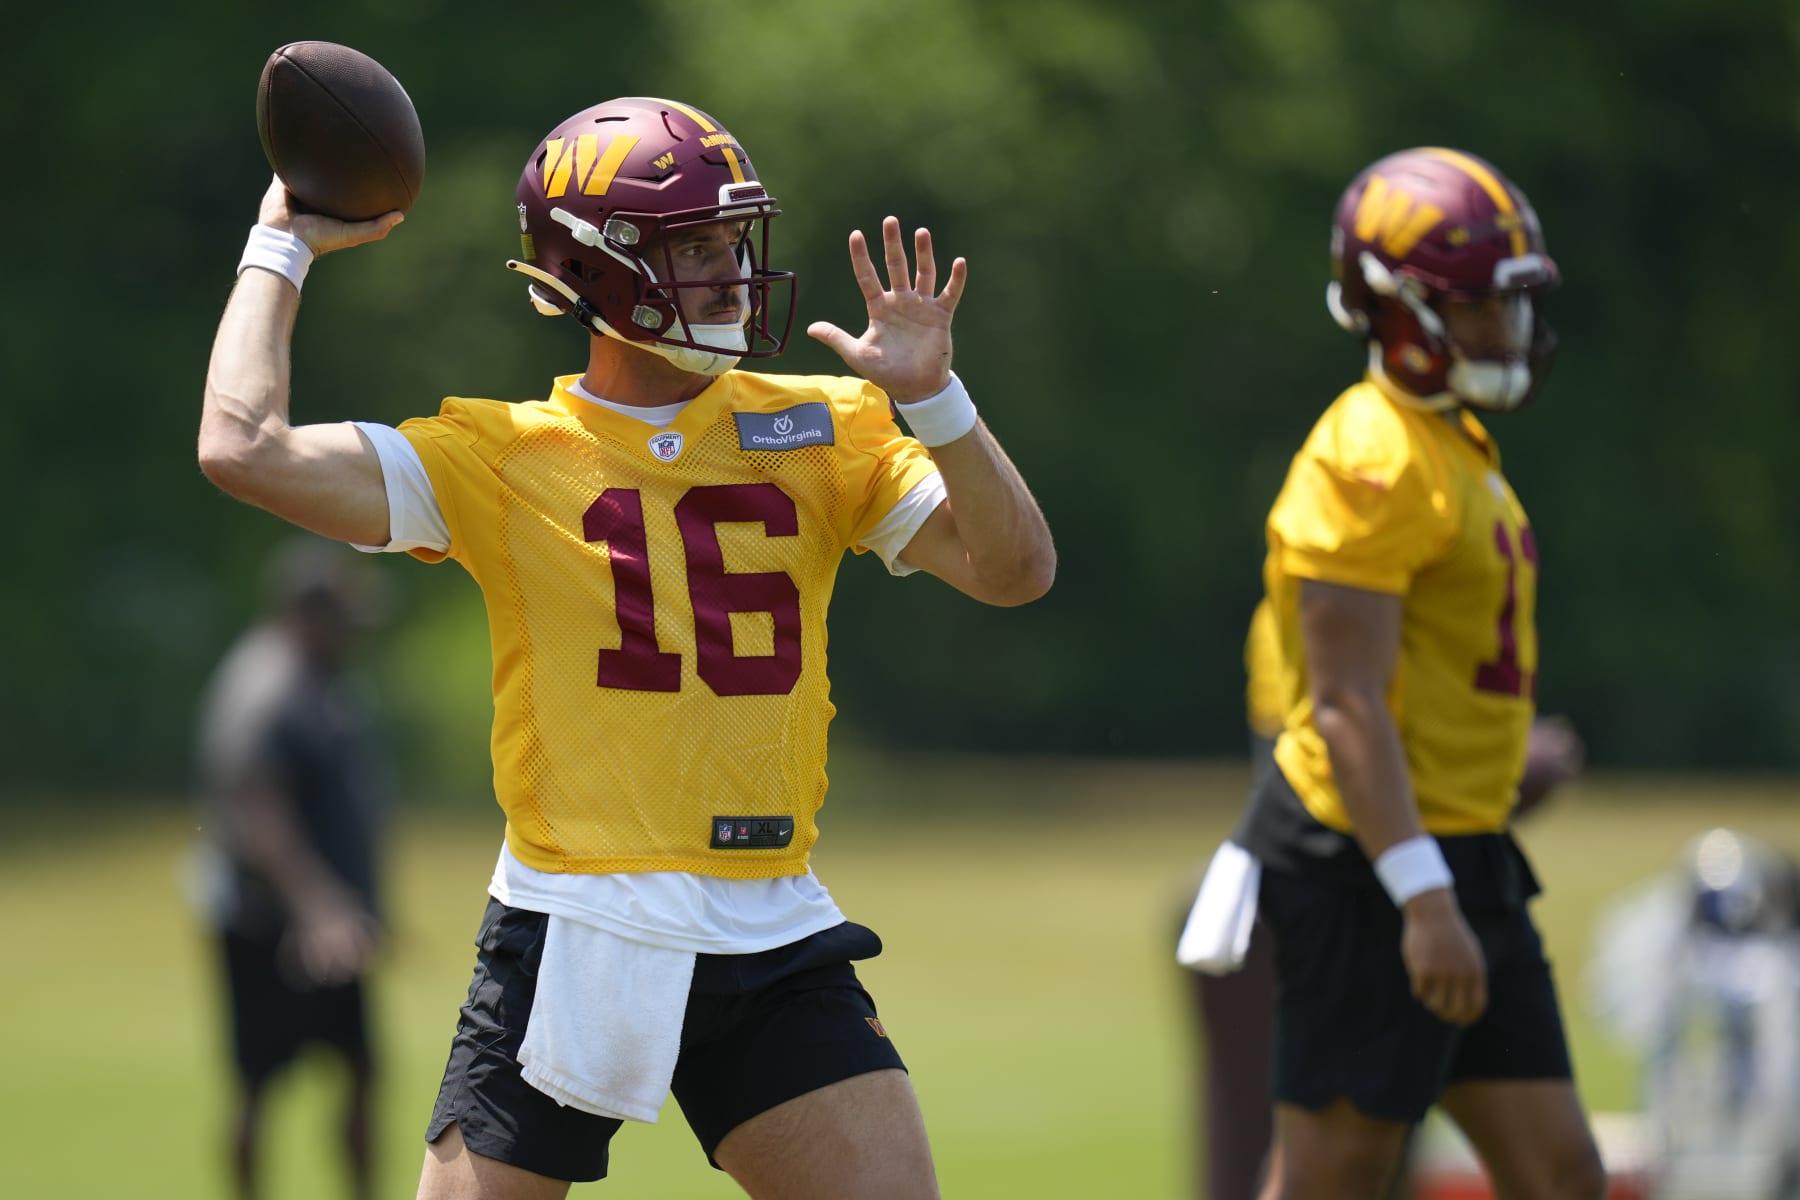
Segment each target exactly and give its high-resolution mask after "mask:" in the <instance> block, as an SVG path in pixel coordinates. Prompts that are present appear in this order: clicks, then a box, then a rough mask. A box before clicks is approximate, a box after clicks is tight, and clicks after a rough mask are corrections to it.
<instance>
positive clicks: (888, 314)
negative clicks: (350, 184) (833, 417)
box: [302, 217, 969, 404]
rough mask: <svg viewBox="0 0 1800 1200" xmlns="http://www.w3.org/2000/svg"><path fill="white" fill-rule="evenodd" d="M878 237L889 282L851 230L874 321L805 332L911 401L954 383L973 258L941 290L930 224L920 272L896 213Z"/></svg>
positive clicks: (854, 265)
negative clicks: (855, 332) (953, 334)
mask: <svg viewBox="0 0 1800 1200" xmlns="http://www.w3.org/2000/svg"><path fill="white" fill-rule="evenodd" d="M302 236H304V235H302ZM881 241H882V247H883V249H884V250H885V252H886V257H887V277H888V286H886V287H883V286H882V282H881V276H880V274H878V273H877V272H876V269H875V263H874V262H873V260H871V259H870V257H869V245H868V242H867V241H866V240H865V239H864V238H863V233H862V230H860V229H858V230H855V231H854V232H852V233H851V234H850V269H851V270H852V271H853V272H855V274H856V282H857V285H858V286H860V287H861V288H862V294H863V300H864V301H865V302H866V303H867V304H868V308H869V327H868V328H867V329H865V330H864V331H863V335H862V336H861V337H851V336H850V335H849V334H848V333H846V332H844V331H843V330H842V329H839V328H838V327H837V326H836V325H833V324H832V323H831V322H829V321H814V322H813V323H812V324H811V325H809V326H807V329H806V333H807V336H808V337H812V338H817V339H818V340H819V341H821V342H824V343H825V344H826V345H827V346H830V347H831V348H832V349H833V350H836V351H837V352H838V355H839V357H841V358H842V359H843V360H844V362H845V363H846V364H848V366H849V367H850V369H851V370H853V371H855V372H856V373H857V374H858V375H861V376H862V377H863V378H864V379H867V380H868V381H869V382H870V383H873V384H874V385H875V386H876V387H879V388H880V389H881V390H882V391H884V392H886V393H887V394H888V398H889V399H891V400H893V401H894V402H895V403H896V404H910V403H912V402H914V401H916V400H923V399H925V398H926V397H927V396H933V395H936V394H937V393H938V392H941V391H943V390H944V388H945V387H947V386H948V385H949V383H950V353H951V347H950V319H951V317H952V316H953V315H954V314H955V312H956V305H957V302H958V301H960V300H961V299H962V293H963V285H964V284H965V283H966V282H967V281H968V275H969V264H968V263H967V262H966V261H965V260H963V259H960V258H959V259H957V260H956V261H955V262H954V263H952V264H951V265H950V278H949V281H948V282H946V283H945V284H944V288H943V290H942V291H937V282H938V272H937V259H936V258H935V257H934V256H933V255H932V251H931V231H930V230H928V229H919V230H916V231H914V233H913V257H914V258H915V259H916V260H917V263H918V270H917V273H916V274H915V273H914V272H913V270H912V269H911V268H910V267H909V266H908V265H907V261H906V244H905V243H904V242H903V241H901V239H900V220H899V218H898V217H888V218H887V219H885V220H884V221H882V223H881Z"/></svg>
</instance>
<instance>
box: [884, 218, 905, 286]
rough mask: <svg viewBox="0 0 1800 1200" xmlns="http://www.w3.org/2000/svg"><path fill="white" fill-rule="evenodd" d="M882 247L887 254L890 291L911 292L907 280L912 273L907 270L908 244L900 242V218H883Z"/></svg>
mask: <svg viewBox="0 0 1800 1200" xmlns="http://www.w3.org/2000/svg"><path fill="white" fill-rule="evenodd" d="M881 245H882V249H884V250H885V251H886V252H887V277H888V287H889V289H891V290H893V291H896V292H904V291H908V290H910V289H909V288H908V286H907V279H908V278H909V277H910V276H911V272H910V271H908V270H907V269H906V243H905V242H903V241H901V240H900V218H899V217H883V218H882V221H881Z"/></svg>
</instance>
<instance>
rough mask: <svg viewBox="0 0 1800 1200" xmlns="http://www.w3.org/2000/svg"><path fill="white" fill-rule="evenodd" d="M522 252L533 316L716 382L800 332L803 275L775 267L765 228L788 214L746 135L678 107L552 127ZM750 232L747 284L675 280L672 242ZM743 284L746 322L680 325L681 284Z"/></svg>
mask: <svg viewBox="0 0 1800 1200" xmlns="http://www.w3.org/2000/svg"><path fill="white" fill-rule="evenodd" d="M518 211H519V240H520V243H521V247H522V249H521V254H520V256H519V258H518V259H514V260H509V261H508V262H507V264H506V265H507V266H508V267H510V268H512V269H513V270H515V271H518V272H520V273H521V274H523V275H525V276H527V277H528V278H529V279H530V280H531V282H530V284H529V285H528V289H527V290H528V294H529V297H530V300H531V303H532V305H533V307H535V308H536V309H537V310H538V311H539V312H541V313H543V314H545V315H546V316H555V315H558V314H561V313H567V314H570V315H572V316H573V317H575V319H576V320H577V321H579V322H581V324H582V325H584V326H586V327H587V328H589V329H590V330H592V331H593V332H594V333H597V334H605V335H610V336H612V337H617V338H620V339H622V340H624V341H628V342H631V343H632V344H634V345H637V346H641V347H643V348H644V349H646V350H650V351H653V352H655V353H657V354H660V355H662V356H663V357H665V358H667V359H669V360H670V361H671V362H673V363H674V364H675V365H676V366H678V367H680V368H681V369H682V370H685V371H693V372H696V373H699V374H707V375H716V374H720V373H722V372H724V371H728V370H730V369H731V368H732V367H733V366H734V365H736V363H737V362H738V360H739V359H740V358H766V357H769V356H770V355H774V354H778V353H780V352H781V348H782V344H783V343H784V342H785V341H786V339H787V335H788V328H789V326H790V325H791V324H792V322H793V308H794V305H793V288H794V274H793V272H791V271H772V270H770V269H768V266H767V263H768V250H769V222H770V220H772V219H773V218H775V217H777V216H779V215H780V214H781V210H780V209H779V208H777V207H776V206H775V198H774V197H772V196H770V195H769V193H768V192H767V190H765V189H764V187H763V185H762V183H761V181H759V180H758V179H757V177H756V171H755V170H754V169H753V168H752V167H751V165H750V159H749V156H748V155H746V154H745V153H744V148H743V147H742V146H740V145H739V144H738V140H737V138H735V137H733V136H732V135H731V133H730V132H729V131H727V130H725V129H723V128H721V127H720V125H719V123H718V122H717V121H715V120H713V119H712V118H711V117H709V116H707V115H706V114H705V113H703V112H701V111H700V110H699V109H697V108H691V107H689V106H688V105H686V104H681V103H679V102H677V101H674V100H658V99H654V98H651V97H645V96H626V97H622V98H620V99H617V100H608V101H606V102H605V103H603V104H596V105H594V106H593V107H592V108H588V109H583V110H582V111H581V112H578V113H576V114H575V115H574V116H572V117H570V118H568V119H567V120H565V121H563V122H562V123H561V124H559V125H558V126H557V127H556V128H555V129H553V130H551V131H550V133H549V134H548V135H547V136H545V138H544V139H543V140H542V141H541V142H539V143H538V146H537V149H536V150H535V151H533V152H532V155H531V157H530V158H529V159H528V160H526V163H525V171H524V173H523V175H522V176H521V177H520V179H519V191H518ZM717 221H738V222H742V225H743V229H742V234H741V237H740V238H739V240H738V242H737V260H738V278H736V279H735V280H732V279H706V280H694V281H688V282H680V281H677V280H676V279H675V277H674V276H675V272H674V260H673V257H672V255H671V253H670V250H669V243H670V235H672V234H674V233H676V232H677V231H679V230H681V229H683V228H685V227H691V226H695V225H705V224H709V223H712V222H717ZM733 285H735V286H739V287H742V288H743V289H744V290H745V293H746V298H747V304H746V305H745V309H746V311H745V314H744V320H743V323H742V324H741V325H740V324H735V323H733V324H729V325H706V324H701V323H698V322H690V321H684V320H683V319H682V315H681V307H680V302H679V295H680V293H681V291H682V290H683V289H685V288H713V289H716V288H720V287H728V286H733Z"/></svg>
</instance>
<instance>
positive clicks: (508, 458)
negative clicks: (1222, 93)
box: [401, 372, 935, 878]
mask: <svg viewBox="0 0 1800 1200" xmlns="http://www.w3.org/2000/svg"><path fill="white" fill-rule="evenodd" d="M573 379H574V377H573V376H570V377H568V378H565V379H561V380H558V381H557V387H556V390H555V391H554V392H553V393H552V394H551V396H550V398H549V399H548V400H547V401H545V402H542V403H534V404H522V405H512V404H503V403H497V402H494V401H486V400H463V399H451V400H447V401H446V402H445V403H444V407H443V410H442V412H441V413H440V415H439V416H437V417H435V418H427V419H421V420H415V421H408V422H407V423H406V424H404V425H402V426H401V432H402V433H403V434H405V435H406V436H407V437H408V439H409V440H410V441H411V443H412V444H413V446H414V447H415V448H417V449H418V450H419V453H420V457H421V459H422V460H423V461H424V463H425V467H426V470H427V472H428V473H429V474H430V476H431V481H432V486H433V489H434V491H435V492H436V493H437V496H438V499H439V504H440V507H442V508H443V510H444V514H445V518H446V521H447V522H448V524H449V526H450V531H451V546H450V551H449V557H452V558H455V559H456V560H457V561H458V562H460V563H462V564H463V566H464V567H465V568H467V569H468V571H469V572H470V574H471V575H473V576H474V577H475V579H476V581H477V582H478V583H479V584H480V586H481V589H482V593H483V596H484V598H485V599H486V602H487V610H488V623H489V631H490V636H491V639H492V643H493V652H494V730H493V741H492V749H493V757H494V786H495V792H496V794H497V796H498V798H499V801H500V804H501V807H502V808H504V809H505V811H506V816H507V840H508V843H509V845H510V846H511V847H512V849H513V851H514V853H516V854H517V855H518V856H519V857H520V858H521V859H522V860H523V861H525V862H526V863H528V864H530V865H531V866H533V867H536V868H538V869H540V870H547V871H570V872H589V873H600V872H612V871H668V870H676V871H690V872H695V873H699V874H706V875H716V876H722V877H727V878H764V877H769V876H775V875H786V874H798V873H800V872H802V871H804V870H805V869H806V860H807V855H808V852H809V851H810V849H811V847H812V844H813V842H814V841H815V840H816V838H817V836H818V832H817V827H816V824H815V821H814V816H815V813H816V812H817V810H818V807H819V805H820V803H821V802H822V801H823V799H824V796H825V788H826V777H825V760H826V729H827V726H828V725H829V723H830V720H831V716H832V712H833V708H832V705H831V702H830V698H829V684H828V682H827V679H826V672H825V651H826V635H825V612H826V607H827V605H828V603H829V601H830V599H831V591H832V586H833V583H834V581H835V578H836V573H837V566H838V563H839V562H840V561H841V559H842V557H843V552H844V550H845V549H846V548H848V547H855V546H856V543H857V539H858V538H860V537H862V536H865V535H867V534H868V533H869V532H870V530H872V529H873V528H874V526H875V525H876V524H878V523H879V521H880V520H881V519H882V517H883V516H885V515H886V514H887V512H888V511H889V510H890V509H891V508H892V507H893V506H894V505H895V504H896V503H897V502H898V501H899V500H900V498H901V497H902V496H904V495H905V494H906V492H907V491H909V490H910V489H911V488H912V487H913V486H914V485H915V484H917V483H918V482H920V481H922V480H923V479H925V478H926V477H927V476H929V475H930V474H931V473H932V472H933V471H934V470H935V468H934V467H933V466H932V464H931V460H930V457H929V455H928V454H927V453H926V452H925V451H924V449H923V448H922V447H920V446H919V445H918V443H917V442H914V441H913V440H912V439H910V438H907V437H905V436H904V435H902V434H901V433H900V431H899V429H898V428H897V427H896V426H895V425H894V423H893V420H892V418H891V416H890V410H889V408H888V404H887V401H886V399H885V398H884V397H883V396H882V395H881V393H880V392H879V391H877V390H876V389H874V388H873V387H871V386H869V385H867V384H865V383H863V382H862V381H861V380H855V379H839V378H833V377H816V378H814V377H805V378H802V377H785V378H784V377H772V376H760V375H754V374H750V373H747V372H731V373H729V374H727V375H725V376H722V377H721V378H720V379H719V380H718V381H717V382H715V383H714V384H713V385H712V386H711V387H709V388H708V389H707V390H706V391H705V392H703V393H702V394H701V395H700V396H699V397H697V398H696V399H695V400H694V401H692V402H691V403H690V404H689V405H688V407H687V408H686V409H685V410H683V412H682V414H681V416H680V417H678V418H677V420H676V421H675V422H674V424H673V425H671V426H670V427H669V429H668V430H667V431H665V432H664V433H663V434H662V435H661V438H660V444H661V445H662V448H663V455H664V456H668V457H669V458H670V461H666V462H665V461H662V456H659V455H658V454H657V452H656V451H655V450H653V449H652V442H653V441H657V440H658V439H659V431H658V430H657V429H655V428H654V427H652V426H649V425H646V424H644V423H642V422H640V421H636V420H633V419H631V418H629V417H624V416H620V415H619V414H617V413H613V412H610V411H608V410H606V409H602V408H599V407H597V406H594V405H591V404H586V403H584V402H583V401H581V400H579V399H577V398H575V397H574V396H571V395H569V394H568V392H567V391H566V388H567V387H568V386H569V385H570V383H572V381H573ZM802 405H813V406H820V405H822V406H823V408H820V407H813V408H810V409H803V408H799V407H797V406H802ZM740 413H753V414H771V415H773V416H783V415H784V414H793V413H800V414H802V419H801V420H800V421H799V425H798V427H799V428H800V429H801V431H802V432H804V431H805V430H806V429H808V428H813V427H817V428H821V429H822V428H825V427H826V425H827V424H828V426H829V429H830V436H831V438H832V441H831V444H815V445H801V446H797V447H796V448H792V449H774V450H745V449H743V448H742V446H741V441H742V433H741V431H740V428H739V425H738V423H737V421H736V420H735V419H734V414H740ZM821 413H826V414H828V421H826V420H819V421H815V422H814V423H813V425H809V424H808V421H809V420H812V418H813V417H816V416H818V415H819V414H821ZM767 419H768V418H765V423H764V424H763V425H760V426H758V427H757V428H769V427H770V426H768V425H767ZM774 428H780V427H779V426H774ZM673 438H679V439H680V447H679V451H678V452H677V453H673V454H671V453H670V445H671V440H672V439H673ZM590 535H592V536H590ZM419 557H421V558H424V559H427V560H431V559H441V558H442V557H443V556H442V555H432V554H428V553H420V554H419ZM634 613H635V614H636V615H635V616H634V615H633V614H634ZM634 628H635V630H636V633H635V635H634V633H633V629H634ZM707 630H711V631H712V632H711V633H710V634H708V633H707V632H706V631H707ZM652 633H653V636H652ZM609 672H610V674H609ZM720 816H732V817H771V818H774V817H792V818H793V821H794V832H793V839H792V842H791V843H790V844H789V845H788V846H786V847H781V848H766V849H765V848H757V849H714V848H712V847H711V846H710V844H709V843H710V841H711V838H712V831H713V822H714V818H716V817H720Z"/></svg>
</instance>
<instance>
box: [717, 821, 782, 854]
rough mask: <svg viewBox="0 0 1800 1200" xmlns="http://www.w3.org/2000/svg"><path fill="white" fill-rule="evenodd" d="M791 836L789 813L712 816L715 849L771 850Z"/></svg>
mask: <svg viewBox="0 0 1800 1200" xmlns="http://www.w3.org/2000/svg"><path fill="white" fill-rule="evenodd" d="M793 840H794V818H792V817H714V818H713V819H712V848H713V849H714V850H773V849H778V848H780V847H782V846H785V845H787V844H788V843H789V842H792V841H793Z"/></svg>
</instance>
